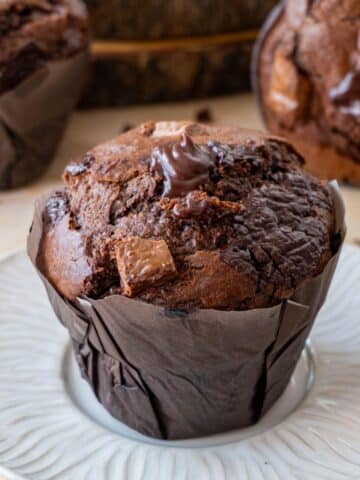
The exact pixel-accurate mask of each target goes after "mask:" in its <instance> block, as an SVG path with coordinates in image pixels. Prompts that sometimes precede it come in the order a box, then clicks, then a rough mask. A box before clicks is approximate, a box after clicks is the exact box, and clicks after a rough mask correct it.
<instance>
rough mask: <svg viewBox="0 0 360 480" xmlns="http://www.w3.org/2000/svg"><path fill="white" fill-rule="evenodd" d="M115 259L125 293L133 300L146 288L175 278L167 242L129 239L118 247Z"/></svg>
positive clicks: (137, 238) (136, 238)
mask: <svg viewBox="0 0 360 480" xmlns="http://www.w3.org/2000/svg"><path fill="white" fill-rule="evenodd" d="M115 253H116V260H117V265H118V270H119V274H120V278H121V282H122V284H123V288H124V294H125V295H127V296H129V297H133V296H134V295H136V294H137V293H138V292H139V291H141V290H142V289H143V288H145V287H146V286H147V285H154V284H158V283H161V282H163V281H165V280H169V278H171V277H174V276H175V275H176V267H175V264H174V260H173V258H172V255H171V253H170V250H169V248H168V246H167V244H166V242H165V241H164V240H147V239H144V238H139V237H129V238H126V239H124V240H120V241H118V242H117V243H116V245H115Z"/></svg>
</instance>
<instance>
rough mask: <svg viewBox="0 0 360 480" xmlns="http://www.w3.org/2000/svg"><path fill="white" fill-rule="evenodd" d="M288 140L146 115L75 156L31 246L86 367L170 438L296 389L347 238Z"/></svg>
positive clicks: (104, 396) (193, 433)
mask: <svg viewBox="0 0 360 480" xmlns="http://www.w3.org/2000/svg"><path fill="white" fill-rule="evenodd" d="M302 164H303V159H302V157H301V156H300V155H299V154H298V153H297V152H296V151H295V150H294V149H293V147H292V146H291V145H289V144H288V143H287V142H286V141H285V140H281V139H280V138H276V137H270V136H267V135H264V134H261V133H258V132H252V131H249V130H243V129H240V128H221V127H214V126H206V125H201V124H196V123H190V122H160V123H153V122H149V123H146V124H144V125H141V126H140V127H138V128H135V129H132V130H130V131H128V132H126V133H123V134H122V135H120V136H119V137H117V138H116V139H114V140H112V141H110V142H107V143H105V144H104V145H100V146H99V147H96V148H94V149H93V150H92V151H90V152H88V153H87V154H86V155H84V156H83V157H82V158H80V159H79V160H77V161H75V162H72V163H70V164H69V165H68V166H67V168H66V170H65V173H64V181H65V187H64V188H63V189H62V190H59V191H57V192H55V193H52V194H50V195H46V196H45V197H44V198H42V199H40V200H39V201H38V203H37V205H36V209H35V216H34V221H33V225H32V229H31V232H30V235H29V240H28V252H29V255H30V258H31V260H32V262H33V264H34V266H35V267H36V269H37V271H38V273H39V275H40V277H41V279H42V280H43V282H44V285H45V287H46V290H47V293H48V296H49V299H50V302H51V304H52V306H53V309H54V312H55V313H56V315H57V317H58V318H59V320H60V321H61V323H62V324H63V325H65V326H66V328H67V329H68V331H69V333H70V337H71V340H72V344H73V347H74V350H75V355H76V359H77V362H78V364H79V366H80V369H81V373H82V376H83V377H84V378H85V379H86V380H87V381H88V382H89V384H90V385H91V387H92V389H93V391H94V392H95V394H96V396H97V398H98V400H99V401H100V402H101V403H102V404H103V405H104V406H105V408H106V409H107V410H108V411H109V412H110V413H111V414H112V415H113V416H114V417H115V418H116V419H118V420H120V421H122V422H124V423H125V424H126V425H128V426H130V427H132V428H134V429H135V430H137V431H138V432H141V433H143V434H145V435H149V436H152V437H157V438H163V439H179V438H191V437H198V436H203V435H209V434H214V433H219V432H225V431H228V430H232V429H235V428H241V427H245V426H248V425H251V424H253V423H255V422H257V421H258V420H259V418H261V417H262V416H263V415H264V414H265V413H266V412H267V411H268V410H269V408H270V407H271V406H272V405H273V404H274V402H275V401H276V400H277V399H278V398H279V396H280V395H281V394H282V393H283V391H284V389H285V388H286V386H287V384H288V382H289V380H290V378H291V375H292V373H293V371H294V368H295V366H296V364H297V361H298V359H299V356H300V354H301V352H302V350H303V348H304V345H305V341H306V338H307V337H308V335H309V332H310V330H311V327H312V325H313V322H314V319H315V317H316V314H317V312H318V310H319V309H320V307H321V306H322V304H323V302H324V300H325V297H326V293H327V290H328V287H329V284H330V281H331V278H332V275H333V272H334V269H335V266H336V263H337V259H338V256H339V251H340V245H341V243H342V241H343V238H344V229H345V227H344V212H343V207H342V203H341V199H340V197H339V194H338V191H337V190H336V188H335V187H334V185H332V184H326V183H323V182H321V181H320V180H318V179H316V178H315V177H312V176H311V175H310V174H308V173H305V172H304V171H303V170H302Z"/></svg>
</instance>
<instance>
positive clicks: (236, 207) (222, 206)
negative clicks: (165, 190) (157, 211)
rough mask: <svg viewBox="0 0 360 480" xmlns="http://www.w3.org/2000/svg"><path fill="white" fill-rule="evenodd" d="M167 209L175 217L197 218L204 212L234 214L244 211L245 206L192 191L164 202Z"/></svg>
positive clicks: (218, 214) (208, 213)
mask: <svg viewBox="0 0 360 480" xmlns="http://www.w3.org/2000/svg"><path fill="white" fill-rule="evenodd" d="M162 204H163V205H164V208H165V209H166V210H171V211H172V213H173V214H174V216H175V217H179V218H197V217H201V216H202V215H204V214H207V215H210V216H211V215H216V216H217V217H220V216H223V215H234V214H239V213H241V212H243V210H244V206H243V205H242V204H241V203H237V202H229V201H223V200H220V199H219V198H218V197H210V196H209V195H208V194H207V193H206V192H199V191H195V192H190V193H188V194H187V195H186V197H184V198H181V199H180V200H178V201H177V200H170V201H169V202H163V203H162Z"/></svg>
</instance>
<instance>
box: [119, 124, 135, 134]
mask: <svg viewBox="0 0 360 480" xmlns="http://www.w3.org/2000/svg"><path fill="white" fill-rule="evenodd" d="M133 128H134V125H132V124H131V123H124V125H123V126H122V127H121V128H120V129H119V133H126V132H128V131H129V130H132V129H133Z"/></svg>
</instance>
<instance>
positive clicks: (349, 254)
mask: <svg viewBox="0 0 360 480" xmlns="http://www.w3.org/2000/svg"><path fill="white" fill-rule="evenodd" d="M0 328H1V330H0V465H1V467H0V478H1V475H3V476H4V477H5V478H8V479H11V480H12V479H20V478H21V479H23V478H26V479H31V480H50V479H53V480H55V479H62V480H66V479H76V480H88V479H89V480H91V479H93V480H264V479H265V480H295V479H296V480H312V479H314V480H320V479H323V480H344V479H360V250H359V249H356V248H354V247H350V246H346V247H345V248H344V251H343V253H342V256H341V260H340V265H339V267H338V270H337V273H336V275H335V279H334V282H333V285H332V288H331V292H330V294H329V296H328V300H327V302H326V305H325V307H324V308H323V309H322V311H321V312H320V314H319V317H318V319H317V323H316V327H315V329H314V331H313V333H312V346H308V347H307V349H306V350H305V351H304V352H303V355H302V357H301V359H300V361H299V364H298V366H297V369H296V372H295V373H294V375H293V378H292V380H291V382H290V384H289V386H288V388H287V390H286V392H285V393H284V395H283V396H282V398H281V399H280V400H279V401H278V402H277V403H276V405H275V406H274V407H273V408H272V409H271V411H270V412H269V413H268V414H267V415H266V417H265V418H264V419H263V420H262V421H261V422H260V423H259V424H258V425H256V426H255V427H253V428H249V429H246V430H241V431H234V432H230V433H227V434H224V435H216V436H214V437H208V438H202V439H195V440H189V441H178V442H164V441H156V440H151V439H149V438H146V437H143V436H140V435H139V434H137V433H136V432H134V431H132V430H130V429H129V428H127V427H125V426H124V425H122V424H121V423H119V422H117V421H116V420H114V419H113V418H112V417H110V416H109V415H108V414H107V413H106V412H105V411H104V409H103V408H102V406H101V405H99V404H98V403H97V401H96V400H95V399H94V396H93V394H92V392H91V391H90V388H89V387H88V385H87V384H86V383H85V382H84V381H83V380H82V379H81V378H80V376H79V372H78V369H77V366H76V365H75V362H74V358H73V355H72V352H71V348H70V343H69V340H68V336H67V333H66V331H65V329H63V328H62V327H61V326H60V325H59V323H58V321H57V320H56V319H55V317H54V314H53V313H52V311H51V309H50V306H49V304H48V301H47V298H46V295H45V292H44V289H43V287H42V285H41V284H40V281H39V279H38V278H37V275H36V274H35V272H34V270H33V268H32V266H31V265H30V262H29V261H28V260H27V258H26V255H25V253H20V254H16V255H13V256H10V257H7V258H5V259H3V261H2V262H1V264H0Z"/></svg>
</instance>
